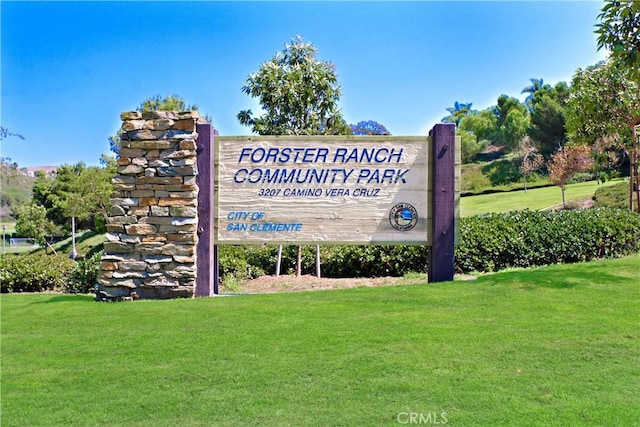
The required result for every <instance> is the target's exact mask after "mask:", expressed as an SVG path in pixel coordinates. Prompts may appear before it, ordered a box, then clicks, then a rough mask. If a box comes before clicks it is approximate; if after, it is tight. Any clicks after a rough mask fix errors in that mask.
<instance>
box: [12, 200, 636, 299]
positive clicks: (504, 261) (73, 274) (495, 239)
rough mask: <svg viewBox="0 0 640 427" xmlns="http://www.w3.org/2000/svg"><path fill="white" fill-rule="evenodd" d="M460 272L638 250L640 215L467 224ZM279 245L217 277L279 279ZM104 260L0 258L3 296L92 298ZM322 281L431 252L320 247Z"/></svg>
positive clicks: (422, 265)
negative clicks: (65, 294) (41, 293)
mask: <svg viewBox="0 0 640 427" xmlns="http://www.w3.org/2000/svg"><path fill="white" fill-rule="evenodd" d="M459 229H460V244H459V245H458V246H457V247H456V250H455V251H456V252H455V253H456V271H457V272H459V273H468V272H472V271H487V272H488V271H497V270H501V269H505V268H510V267H533V266H541V265H547V264H555V263H568V262H577V261H589V260H593V259H597V258H607V257H616V256H624V255H627V254H630V253H634V252H638V251H640V215H637V214H635V213H633V212H630V211H628V210H621V209H611V208H595V209H581V210H571V211H545V212H541V211H526V210H525V211H514V212H509V213H492V214H483V215H477V216H472V217H465V218H462V219H461V221H460V224H459ZM297 249H298V248H297V246H285V247H284V248H283V254H282V266H281V272H282V274H290V273H293V272H295V266H296V255H297ZM277 250H278V248H277V246H266V247H257V246H221V247H220V275H221V277H222V278H223V280H225V278H227V279H231V278H233V279H240V280H244V279H252V278H255V277H258V276H260V275H262V274H274V273H275V268H276V256H277ZM100 256H101V253H96V254H94V255H93V256H91V257H88V258H85V259H82V260H80V261H78V262H75V261H72V260H70V259H69V258H67V257H66V256H63V255H57V256H52V255H44V254H34V255H7V256H3V257H0V284H1V291H2V292H3V293H6V292H39V291H46V290H59V291H66V292H90V291H91V290H93V287H94V284H95V283H96V277H97V273H98V269H99V265H100ZM320 258H321V265H322V275H323V276H324V277H380V276H403V275H406V274H408V273H412V272H419V273H425V272H426V271H427V268H428V258H429V248H428V247H426V246H322V247H321V253H320ZM302 272H303V274H315V247H314V246H303V251H302Z"/></svg>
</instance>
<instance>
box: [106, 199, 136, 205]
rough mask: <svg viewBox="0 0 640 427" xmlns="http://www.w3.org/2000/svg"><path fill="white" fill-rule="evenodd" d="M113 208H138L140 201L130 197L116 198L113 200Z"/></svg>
mask: <svg viewBox="0 0 640 427" xmlns="http://www.w3.org/2000/svg"><path fill="white" fill-rule="evenodd" d="M111 206H122V207H125V206H138V199H132V198H130V197H114V198H112V199H111Z"/></svg>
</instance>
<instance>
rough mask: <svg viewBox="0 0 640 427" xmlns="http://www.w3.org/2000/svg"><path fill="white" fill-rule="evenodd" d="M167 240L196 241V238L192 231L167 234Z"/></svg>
mask: <svg viewBox="0 0 640 427" xmlns="http://www.w3.org/2000/svg"><path fill="white" fill-rule="evenodd" d="M167 241H168V242H176V243H177V242H181V243H196V241H197V238H196V235H195V234H194V233H183V234H167Z"/></svg>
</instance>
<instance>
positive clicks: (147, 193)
mask: <svg viewBox="0 0 640 427" xmlns="http://www.w3.org/2000/svg"><path fill="white" fill-rule="evenodd" d="M154 196H155V192H154V191H153V190H134V191H132V192H131V197H138V198H142V197H154Z"/></svg>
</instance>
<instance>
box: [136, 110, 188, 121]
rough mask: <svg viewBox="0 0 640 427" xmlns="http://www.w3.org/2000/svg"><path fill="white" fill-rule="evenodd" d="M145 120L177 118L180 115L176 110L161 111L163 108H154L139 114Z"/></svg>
mask: <svg viewBox="0 0 640 427" xmlns="http://www.w3.org/2000/svg"><path fill="white" fill-rule="evenodd" d="M140 117H142V118H143V119H145V120H157V119H171V120H178V119H179V118H180V116H179V115H178V113H177V112H176V111H163V110H154V111H145V112H143V113H142V114H141V116H140Z"/></svg>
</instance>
